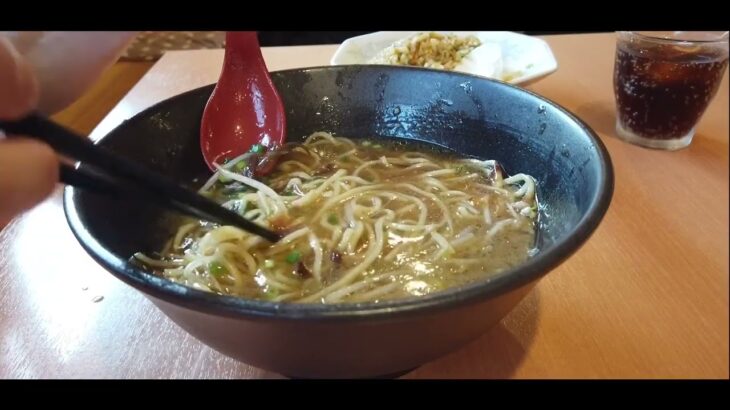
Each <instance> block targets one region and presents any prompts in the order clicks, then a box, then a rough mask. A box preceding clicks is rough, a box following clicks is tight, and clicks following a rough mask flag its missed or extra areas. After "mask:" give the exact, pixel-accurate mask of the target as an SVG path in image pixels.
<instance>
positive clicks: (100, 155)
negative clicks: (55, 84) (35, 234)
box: [0, 114, 281, 242]
mask: <svg viewBox="0 0 730 410" xmlns="http://www.w3.org/2000/svg"><path fill="white" fill-rule="evenodd" d="M0 130H2V131H3V132H5V134H7V135H8V136H10V135H23V136H27V137H32V138H35V139H38V140H40V141H43V142H45V143H47V144H48V145H50V146H51V147H53V149H54V150H56V152H58V153H60V154H62V155H64V156H66V157H68V158H70V159H75V160H77V161H81V162H83V163H84V164H85V165H90V166H92V167H94V168H96V170H91V169H88V168H89V167H86V166H84V167H81V168H74V167H72V166H70V165H66V164H63V165H61V169H60V180H61V182H63V183H64V184H67V185H72V186H75V187H78V188H81V189H85V190H89V191H93V192H96V193H100V194H104V195H109V196H117V197H131V198H136V199H145V200H147V199H149V200H151V201H154V202H156V203H157V204H158V205H160V206H162V207H165V208H167V209H170V210H174V211H178V212H181V213H184V214H187V215H190V216H193V217H196V218H198V219H202V220H206V221H210V222H214V223H219V224H221V225H233V226H236V227H238V228H241V229H243V230H245V231H247V232H250V233H253V234H255V235H258V236H261V237H263V238H264V239H267V240H268V241H270V242H277V241H278V240H279V239H281V236H280V235H279V234H277V233H275V232H273V231H270V230H268V229H266V228H263V227H261V226H259V225H256V224H255V223H253V222H251V221H249V220H248V219H246V218H244V217H243V216H241V215H239V214H237V213H235V212H233V211H230V210H228V209H226V208H224V207H222V206H221V205H220V204H217V203H216V202H213V201H211V200H210V199H208V198H206V197H204V196H202V195H199V194H198V193H197V192H195V191H192V190H190V189H188V188H185V187H184V186H182V185H180V184H177V183H175V182H173V181H170V180H168V179H166V178H164V177H162V176H161V175H159V174H156V173H154V172H151V171H149V170H147V169H145V168H144V167H142V166H140V165H138V164H135V163H134V162H132V161H129V160H127V159H125V158H123V157H120V156H118V155H116V154H114V153H112V152H111V151H109V150H107V149H106V148H104V147H102V146H99V145H94V144H93V143H92V142H91V141H90V140H88V139H87V138H84V137H82V136H79V135H77V134H76V133H74V132H73V131H71V130H68V129H66V128H64V127H62V126H61V125H59V124H56V123H55V122H53V121H51V120H49V119H47V118H45V117H43V116H41V115H39V114H31V115H29V116H28V117H25V118H23V119H21V120H18V121H0Z"/></svg>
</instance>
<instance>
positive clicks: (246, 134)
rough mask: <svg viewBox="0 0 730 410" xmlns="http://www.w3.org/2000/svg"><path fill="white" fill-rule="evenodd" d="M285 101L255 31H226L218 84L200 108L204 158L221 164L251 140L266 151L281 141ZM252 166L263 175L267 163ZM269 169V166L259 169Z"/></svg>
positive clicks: (239, 151)
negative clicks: (260, 165)
mask: <svg viewBox="0 0 730 410" xmlns="http://www.w3.org/2000/svg"><path fill="white" fill-rule="evenodd" d="M285 131H286V118H285V113H284V104H283V103H282V101H281V98H280V97H279V93H278V92H277V90H276V87H274V83H273V82H272V81H271V77H270V76H269V71H268V70H267V69H266V63H265V62H264V57H263V56H262V55H261V48H260V46H259V41H258V37H257V35H256V32H255V31H237V32H236V31H231V32H228V33H226V52H225V57H224V59H223V69H222V71H221V75H220V79H219V80H218V84H217V85H216V86H215V89H214V90H213V94H211V96H210V99H209V100H208V104H207V105H206V106H205V111H203V119H202V122H201V126H200V147H201V149H202V150H203V157H204V158H205V162H206V163H207V164H208V166H209V167H210V168H211V169H215V167H214V166H213V164H214V163H215V164H223V163H224V162H225V160H226V159H232V158H235V157H237V156H239V155H241V154H244V153H246V152H248V151H249V150H250V149H251V147H253V146H254V145H255V144H261V145H263V146H265V147H266V148H267V150H274V149H275V148H277V147H279V146H282V145H283V144H284V141H285V137H286V135H285ZM267 165H268V166H267V167H260V168H259V169H257V173H258V174H264V173H266V172H268V171H269V170H270V168H271V165H272V164H271V163H269V164H267ZM263 168H268V169H263Z"/></svg>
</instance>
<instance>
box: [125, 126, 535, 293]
mask: <svg viewBox="0 0 730 410" xmlns="http://www.w3.org/2000/svg"><path fill="white" fill-rule="evenodd" d="M262 151H263V148H262V147H254V149H253V150H252V152H251V153H248V154H246V155H243V156H241V157H239V158H236V159H234V160H231V161H229V162H227V163H226V164H225V165H223V166H221V167H219V168H218V172H217V173H216V174H215V175H214V176H213V177H212V178H211V179H210V180H209V181H208V182H207V183H206V184H205V185H204V186H203V188H202V189H201V193H203V194H204V195H208V196H210V197H211V198H213V199H214V200H216V201H218V202H220V203H221V204H222V205H223V206H225V207H227V208H229V209H231V210H234V211H236V212H239V213H241V214H242V215H244V216H245V217H246V218H248V219H250V220H252V221H254V222H256V223H258V224H260V225H262V226H265V227H268V228H271V229H274V230H277V231H279V232H281V233H282V234H283V235H285V236H284V238H283V239H282V240H281V241H279V242H278V243H276V244H274V245H272V244H270V243H268V242H267V241H266V240H264V239H261V238H259V237H257V236H254V235H252V234H249V233H247V232H245V231H242V230H240V229H237V228H234V227H231V226H219V225H216V224H211V223H207V222H202V221H192V220H191V221H188V222H186V223H184V224H183V225H182V226H181V227H180V228H179V230H178V232H177V234H176V235H175V237H174V238H172V239H171V240H170V242H169V243H168V244H167V246H166V247H165V249H164V250H162V252H160V254H159V255H150V256H146V255H143V254H137V255H135V258H136V259H137V261H139V262H141V263H142V264H144V265H146V266H147V267H149V268H152V269H153V270H154V271H155V272H156V273H158V274H159V275H162V276H164V277H165V278H168V279H170V280H172V281H175V282H178V283H181V284H183V285H187V286H191V287H194V288H197V289H202V290H207V291H211V292H215V293H219V294H226V295H235V296H240V297H244V298H255V299H264V300H270V301H286V302H298V303H348V302H363V301H376V302H377V301H382V300H388V299H395V298H406V297H418V296H423V295H426V294H429V293H433V292H438V291H441V290H444V289H447V288H450V287H454V286H460V285H464V284H468V283H471V282H474V281H477V280H483V279H485V278H488V277H489V276H491V275H494V274H496V273H498V272H500V271H503V270H505V269H508V268H510V267H512V266H515V265H517V264H519V263H521V262H523V261H524V260H526V259H527V258H528V257H529V256H530V255H531V252H532V251H533V249H532V248H533V245H534V240H535V229H536V228H535V227H536V223H535V221H536V218H537V199H536V195H535V181H534V180H533V178H532V177H530V176H528V175H524V174H516V175H513V176H510V177H507V176H506V175H504V172H503V170H502V169H501V167H500V166H499V165H498V164H497V163H496V162H494V161H482V160H477V159H466V158H461V157H458V156H455V155H453V154H449V153H444V152H441V151H435V150H434V149H433V148H429V147H428V146H421V145H414V144H413V143H411V142H409V143H399V142H393V141H392V140H388V141H384V140H380V139H358V140H351V139H348V138H343V137H333V136H332V135H331V134H328V133H324V132H318V133H314V134H312V135H311V136H309V137H308V138H307V139H306V141H305V142H304V143H301V144H289V145H287V146H285V147H284V148H283V149H281V150H279V151H277V152H276V153H268V154H267V153H263V152H262ZM266 155H276V156H277V157H278V161H277V162H276V167H275V168H274V170H273V172H271V173H270V174H269V175H267V176H266V177H264V178H258V179H254V174H255V172H254V171H255V167H253V166H251V164H257V166H259V167H260V166H261V165H260V164H262V163H263V162H264V161H263V160H264V159H265V157H266Z"/></svg>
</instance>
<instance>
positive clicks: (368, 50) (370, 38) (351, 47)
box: [330, 31, 558, 84]
mask: <svg viewBox="0 0 730 410" xmlns="http://www.w3.org/2000/svg"><path fill="white" fill-rule="evenodd" d="M422 32H423V31H378V32H376V33H371V34H366V35H364V36H358V37H353V38H350V39H347V40H345V42H343V43H342V44H341V45H340V47H339V48H338V49H337V51H336V52H335V54H334V56H333V57H332V59H331V60H330V64H331V65H345V64H368V61H370V59H372V58H373V57H375V55H376V54H377V53H378V52H380V51H381V50H383V49H384V48H386V47H388V46H390V45H392V44H393V43H394V42H396V41H398V40H402V39H404V38H408V37H410V36H412V35H414V34H417V33H422ZM437 33H442V34H455V35H458V36H468V35H473V36H476V37H477V38H478V39H479V40H480V41H481V42H482V46H480V47H478V48H476V49H474V50H473V51H472V52H471V53H469V54H468V55H467V57H466V58H464V61H462V63H461V64H460V65H459V66H457V67H456V68H455V69H454V71H459V72H465V73H469V74H475V75H480V76H483V77H488V78H496V79H498V80H502V81H506V82H508V83H511V84H524V83H526V82H528V81H533V80H536V79H538V78H542V77H545V76H547V75H548V74H550V73H552V72H554V71H555V70H557V69H558V62H557V61H556V60H555V56H554V55H553V52H552V50H550V46H549V45H548V44H547V43H546V42H545V41H543V40H541V39H539V38H536V37H530V36H526V35H524V34H519V33H514V32H511V31H437Z"/></svg>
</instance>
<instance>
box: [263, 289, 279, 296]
mask: <svg viewBox="0 0 730 410" xmlns="http://www.w3.org/2000/svg"><path fill="white" fill-rule="evenodd" d="M264 294H265V295H266V298H267V299H274V298H275V297H277V296H279V291H278V290H276V289H274V288H272V287H267V288H266V291H264Z"/></svg>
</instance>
